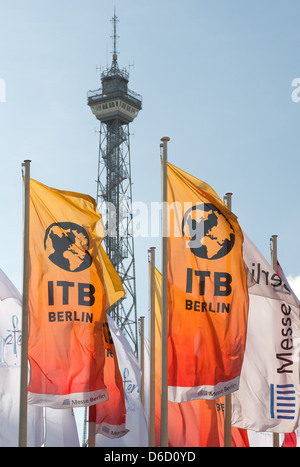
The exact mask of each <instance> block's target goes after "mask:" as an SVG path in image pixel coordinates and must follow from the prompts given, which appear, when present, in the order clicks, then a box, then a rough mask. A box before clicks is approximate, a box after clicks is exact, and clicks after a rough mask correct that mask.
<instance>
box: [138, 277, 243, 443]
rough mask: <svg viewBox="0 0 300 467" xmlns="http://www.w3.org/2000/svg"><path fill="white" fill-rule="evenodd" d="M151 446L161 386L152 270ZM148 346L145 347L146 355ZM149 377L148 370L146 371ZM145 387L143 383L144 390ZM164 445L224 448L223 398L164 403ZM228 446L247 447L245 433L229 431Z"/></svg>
mask: <svg viewBox="0 0 300 467" xmlns="http://www.w3.org/2000/svg"><path fill="white" fill-rule="evenodd" d="M154 284H155V440H156V441H155V443H156V446H160V408H161V406H160V385H161V287H162V286H161V274H160V272H159V271H158V270H157V269H155V278H154ZM149 348H150V346H149V345H147V346H146V350H147V355H148V357H149V358H150V356H149ZM148 375H149V370H148ZM147 387H149V384H146V388H147ZM168 445H169V446H170V447H222V446H224V398H220V399H215V400H201V399H198V400H193V401H188V402H183V403H175V402H171V401H169V402H168ZM232 446H233V447H249V443H248V438H247V432H246V430H241V429H239V428H234V427H233V428H232Z"/></svg>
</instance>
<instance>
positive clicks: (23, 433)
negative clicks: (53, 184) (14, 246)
mask: <svg viewBox="0 0 300 467" xmlns="http://www.w3.org/2000/svg"><path fill="white" fill-rule="evenodd" d="M30 162H31V161H30V160H25V161H24V162H23V164H22V167H24V168H25V176H24V181H25V203H24V238H23V242H24V244H23V248H24V250H23V255H24V258H23V299H22V347H21V375H20V412H19V447H26V446H27V386H28V281H29V277H28V275H29V268H28V265H29V205H30Z"/></svg>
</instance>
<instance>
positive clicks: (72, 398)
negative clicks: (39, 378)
mask: <svg viewBox="0 0 300 467" xmlns="http://www.w3.org/2000/svg"><path fill="white" fill-rule="evenodd" d="M108 398H109V397H108V393H107V390H106V389H99V390H97V391H91V392H84V393H74V394H36V393H32V392H28V404H31V405H37V406H40V407H51V408H52V409H69V408H71V407H87V406H90V405H95V404H99V403H101V402H105V401H107V400H108Z"/></svg>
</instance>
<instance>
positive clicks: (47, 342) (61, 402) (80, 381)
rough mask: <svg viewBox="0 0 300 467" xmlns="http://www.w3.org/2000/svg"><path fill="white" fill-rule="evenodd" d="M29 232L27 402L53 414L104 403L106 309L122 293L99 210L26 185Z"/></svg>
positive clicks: (83, 198) (69, 195) (74, 196)
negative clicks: (106, 248)
mask: <svg viewBox="0 0 300 467" xmlns="http://www.w3.org/2000/svg"><path fill="white" fill-rule="evenodd" d="M29 226H30V238H29V269H30V274H29V340H28V357H29V365H30V379H29V389H28V401H29V403H30V404H36V405H42V406H47V407H52V408H73V407H81V406H88V405H94V404H97V403H99V402H103V401H105V400H107V398H108V395H107V389H106V386H105V383H104V363H105V349H106V347H107V344H106V343H105V338H104V337H105V334H104V333H105V326H106V325H107V320H106V309H107V308H108V307H109V306H111V305H112V304H113V303H114V302H115V301H117V300H118V299H120V298H121V297H122V296H123V295H124V290H123V287H122V284H121V281H120V279H119V277H118V275H117V274H111V271H108V270H107V268H109V267H111V265H110V263H109V260H108V258H107V257H106V255H105V253H104V250H103V249H102V247H101V240H102V238H103V235H104V228H103V224H102V219H101V215H100V214H99V212H98V209H97V206H96V202H95V200H94V199H93V198H91V197H90V196H87V195H83V194H79V193H73V192H67V191H60V190H57V189H54V188H49V187H46V186H45V185H43V184H41V183H39V182H37V181H35V180H31V181H30V225H29ZM107 277H110V282H108V283H107V284H105V283H104V281H105V279H106V278H107ZM108 289H109V291H108Z"/></svg>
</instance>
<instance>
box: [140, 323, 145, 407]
mask: <svg viewBox="0 0 300 467" xmlns="http://www.w3.org/2000/svg"><path fill="white" fill-rule="evenodd" d="M140 324H141V327H140V349H141V362H140V365H141V373H142V377H141V403H142V406H143V408H145V358H144V348H145V347H144V346H145V342H144V337H145V331H144V328H145V316H141V317H140Z"/></svg>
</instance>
